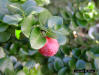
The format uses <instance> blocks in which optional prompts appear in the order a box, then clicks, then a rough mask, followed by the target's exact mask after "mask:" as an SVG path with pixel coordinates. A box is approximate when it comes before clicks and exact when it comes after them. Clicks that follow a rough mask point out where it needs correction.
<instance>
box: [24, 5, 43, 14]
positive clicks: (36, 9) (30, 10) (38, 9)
mask: <svg viewBox="0 0 99 75" xmlns="http://www.w3.org/2000/svg"><path fill="white" fill-rule="evenodd" d="M43 10H44V8H41V7H38V6H31V7H28V8H27V9H26V10H25V14H26V15H29V14H30V13H32V14H36V13H40V12H42V11H43Z"/></svg>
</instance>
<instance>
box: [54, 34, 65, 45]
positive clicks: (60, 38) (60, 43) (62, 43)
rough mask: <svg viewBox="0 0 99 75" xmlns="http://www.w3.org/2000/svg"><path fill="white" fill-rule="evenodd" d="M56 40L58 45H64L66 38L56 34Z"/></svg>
mask: <svg viewBox="0 0 99 75" xmlns="http://www.w3.org/2000/svg"><path fill="white" fill-rule="evenodd" d="M56 39H57V40H58V43H59V45H64V44H65V43H66V41H67V40H66V36H64V35H62V34H56Z"/></svg>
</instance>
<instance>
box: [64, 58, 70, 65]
mask: <svg viewBox="0 0 99 75" xmlns="http://www.w3.org/2000/svg"><path fill="white" fill-rule="evenodd" d="M70 60H71V57H68V56H66V57H64V58H63V62H64V63H65V64H66V65H67V64H68V63H69V61H70Z"/></svg>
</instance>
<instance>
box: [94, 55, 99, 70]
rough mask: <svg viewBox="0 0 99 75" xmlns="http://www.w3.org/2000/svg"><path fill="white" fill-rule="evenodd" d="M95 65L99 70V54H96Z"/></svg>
mask: <svg viewBox="0 0 99 75" xmlns="http://www.w3.org/2000/svg"><path fill="white" fill-rule="evenodd" d="M94 65H95V67H96V69H97V70H99V56H96V57H95V59H94Z"/></svg>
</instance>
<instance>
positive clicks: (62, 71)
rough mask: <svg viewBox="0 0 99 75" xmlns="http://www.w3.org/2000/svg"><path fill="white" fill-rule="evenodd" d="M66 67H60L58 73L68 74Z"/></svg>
mask: <svg viewBox="0 0 99 75" xmlns="http://www.w3.org/2000/svg"><path fill="white" fill-rule="evenodd" d="M66 69H67V68H66V67H63V68H62V69H60V70H59V71H58V75H66Z"/></svg>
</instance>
